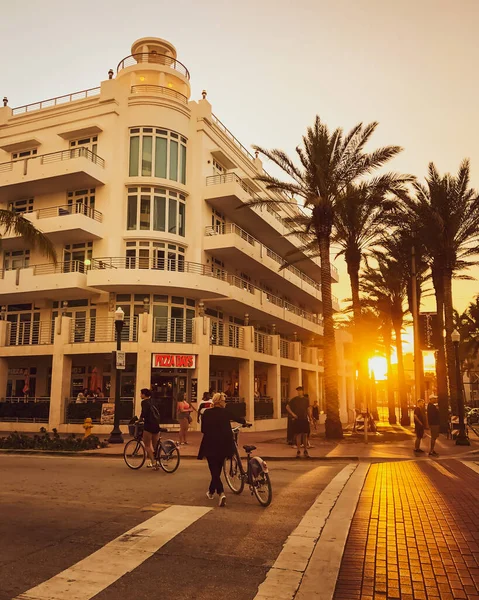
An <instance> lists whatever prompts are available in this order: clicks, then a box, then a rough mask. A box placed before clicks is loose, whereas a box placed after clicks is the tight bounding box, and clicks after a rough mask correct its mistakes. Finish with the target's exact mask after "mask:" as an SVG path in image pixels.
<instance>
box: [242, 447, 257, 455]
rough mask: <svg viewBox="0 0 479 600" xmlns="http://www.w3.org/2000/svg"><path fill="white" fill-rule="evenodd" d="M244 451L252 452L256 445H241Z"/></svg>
mask: <svg viewBox="0 0 479 600" xmlns="http://www.w3.org/2000/svg"><path fill="white" fill-rule="evenodd" d="M243 448H244V450H245V452H248V453H249V452H253V450H256V446H243Z"/></svg>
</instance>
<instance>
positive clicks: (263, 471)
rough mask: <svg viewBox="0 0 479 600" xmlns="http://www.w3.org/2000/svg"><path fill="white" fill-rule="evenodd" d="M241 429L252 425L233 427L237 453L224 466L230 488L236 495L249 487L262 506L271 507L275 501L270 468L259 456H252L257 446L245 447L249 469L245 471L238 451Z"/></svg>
mask: <svg viewBox="0 0 479 600" xmlns="http://www.w3.org/2000/svg"><path fill="white" fill-rule="evenodd" d="M241 427H251V424H250V423H247V424H246V425H238V426H236V427H233V436H234V443H235V453H234V454H233V456H232V457H231V458H227V459H226V460H225V462H224V464H223V473H224V476H225V479H226V483H227V484H228V487H229V488H230V490H231V491H232V492H233V493H234V494H241V492H242V491H243V490H244V486H245V484H246V483H247V484H248V485H249V488H250V491H251V495H253V494H254V495H255V496H256V499H257V500H258V502H259V503H260V504H261V506H269V505H270V504H271V500H272V499H273V489H272V487H271V480H270V478H269V472H268V466H267V464H266V462H265V461H264V460H263V459H262V458H260V457H259V456H253V457H252V456H251V453H252V452H253V451H254V450H256V446H250V445H245V446H243V448H244V450H245V452H246V464H247V469H246V471H245V469H244V467H243V462H242V460H241V457H240V455H239V451H238V437H239V430H240V429H241Z"/></svg>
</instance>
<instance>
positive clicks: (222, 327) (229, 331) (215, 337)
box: [210, 321, 244, 350]
mask: <svg viewBox="0 0 479 600" xmlns="http://www.w3.org/2000/svg"><path fill="white" fill-rule="evenodd" d="M210 340H211V343H212V344H213V346H226V347H227V348H238V349H240V350H243V349H244V327H241V325H235V324H234V323H220V322H218V321H212V322H211V327H210Z"/></svg>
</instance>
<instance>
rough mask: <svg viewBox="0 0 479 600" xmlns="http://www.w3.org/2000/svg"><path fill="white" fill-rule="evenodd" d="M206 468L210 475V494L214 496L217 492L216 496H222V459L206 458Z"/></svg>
mask: <svg viewBox="0 0 479 600" xmlns="http://www.w3.org/2000/svg"><path fill="white" fill-rule="evenodd" d="M207 460H208V467H209V468H210V473H211V483H210V490H209V491H210V494H214V493H215V492H218V494H222V493H223V492H224V491H225V489H224V487H223V482H222V481H221V469H222V468H223V463H224V459H223V458H217V457H214V458H213V457H208V458H207Z"/></svg>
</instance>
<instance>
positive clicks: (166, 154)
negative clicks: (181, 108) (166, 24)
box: [129, 127, 186, 184]
mask: <svg viewBox="0 0 479 600" xmlns="http://www.w3.org/2000/svg"><path fill="white" fill-rule="evenodd" d="M129 165H130V167H129V175H130V177H161V178H162V179H171V180H172V181H179V182H180V183H183V184H184V183H186V138H185V137H183V136H182V135H179V134H178V133H175V132H174V131H169V130H168V129H157V128H156V127H135V128H133V129H130V162H129Z"/></svg>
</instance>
